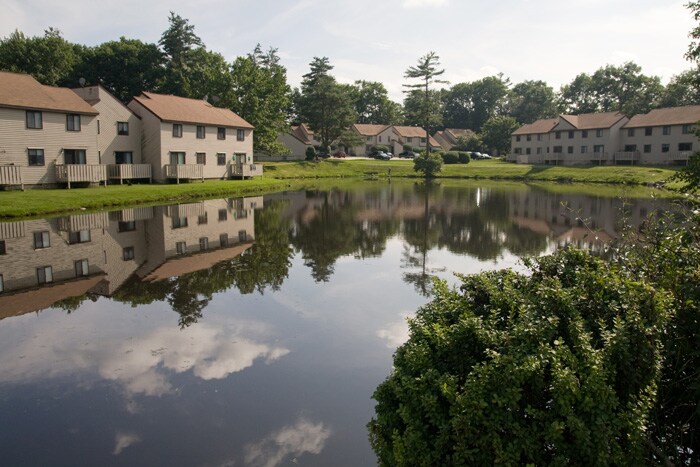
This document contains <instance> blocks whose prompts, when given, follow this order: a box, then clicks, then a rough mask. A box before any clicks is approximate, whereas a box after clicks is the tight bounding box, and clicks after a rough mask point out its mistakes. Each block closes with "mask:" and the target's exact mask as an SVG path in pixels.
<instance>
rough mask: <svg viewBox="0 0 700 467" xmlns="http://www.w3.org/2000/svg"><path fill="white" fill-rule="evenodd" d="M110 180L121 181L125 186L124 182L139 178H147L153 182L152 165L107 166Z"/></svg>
mask: <svg viewBox="0 0 700 467" xmlns="http://www.w3.org/2000/svg"><path fill="white" fill-rule="evenodd" d="M107 171H108V173H109V179H110V180H119V184H120V185H121V184H123V183H124V180H134V179H137V178H147V179H148V180H149V181H152V180H153V177H152V175H151V164H111V165H108V166H107Z"/></svg>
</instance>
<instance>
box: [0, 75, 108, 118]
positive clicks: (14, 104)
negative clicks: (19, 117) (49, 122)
mask: <svg viewBox="0 0 700 467" xmlns="http://www.w3.org/2000/svg"><path fill="white" fill-rule="evenodd" d="M0 107H10V108H17V109H30V110H45V111H54V112H61V113H77V114H84V115H97V114H98V112H97V111H96V110H95V109H94V108H93V107H92V106H91V105H90V104H88V103H87V102H85V101H84V100H82V99H81V98H80V97H78V95H77V94H75V93H74V92H73V91H71V90H70V89H68V88H59V87H54V86H45V85H43V84H41V83H39V82H38V81H37V80H35V79H34V78H32V77H31V76H29V75H25V74H21V73H10V72H7V71H0Z"/></svg>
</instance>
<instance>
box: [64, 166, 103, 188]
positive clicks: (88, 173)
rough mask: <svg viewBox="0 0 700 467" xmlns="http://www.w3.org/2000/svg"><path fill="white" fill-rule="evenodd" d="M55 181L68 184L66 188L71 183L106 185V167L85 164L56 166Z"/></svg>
mask: <svg viewBox="0 0 700 467" xmlns="http://www.w3.org/2000/svg"><path fill="white" fill-rule="evenodd" d="M56 181H57V182H59V183H63V182H66V183H68V188H70V184H71V183H73V182H90V183H100V182H104V183H105V186H106V185H107V166H106V165H86V164H65V165H64V164H56Z"/></svg>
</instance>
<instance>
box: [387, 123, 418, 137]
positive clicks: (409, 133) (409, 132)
mask: <svg viewBox="0 0 700 467" xmlns="http://www.w3.org/2000/svg"><path fill="white" fill-rule="evenodd" d="M394 131H396V133H397V134H398V135H399V136H403V137H404V138H414V137H416V136H417V137H419V138H425V129H424V128H422V127H419V126H398V125H394Z"/></svg>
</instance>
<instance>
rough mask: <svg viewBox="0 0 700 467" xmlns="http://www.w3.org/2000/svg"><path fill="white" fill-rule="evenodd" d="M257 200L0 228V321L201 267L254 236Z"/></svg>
mask: <svg viewBox="0 0 700 467" xmlns="http://www.w3.org/2000/svg"><path fill="white" fill-rule="evenodd" d="M258 206H259V207H262V198H246V199H223V200H209V201H203V202H200V203H195V204H187V205H173V206H160V207H147V208H133V209H125V210H123V211H115V212H111V213H106V212H103V213H96V214H83V215H74V216H68V217H63V218H58V219H49V220H30V221H19V222H6V223H0V319H2V318H5V317H8V316H15V315H19V314H23V313H28V312H31V311H37V310H41V309H43V308H47V307H49V306H51V305H52V304H54V303H56V302H57V301H60V300H64V299H67V298H71V297H78V296H82V295H84V294H86V293H95V294H100V295H111V294H113V293H114V292H115V291H116V290H117V289H118V288H119V287H120V286H121V284H123V283H124V281H126V280H127V279H128V278H129V277H130V276H131V275H133V274H134V273H137V274H138V276H139V277H141V278H144V279H145V280H151V281H153V280H161V279H166V278H168V277H172V276H177V275H181V274H185V273H187V272H193V271H197V270H200V269H204V268H208V267H211V266H213V265H214V264H216V263H217V262H220V261H224V260H227V259H231V258H234V257H236V256H238V255H240V254H241V253H242V252H243V251H245V250H246V249H247V248H248V247H250V245H252V242H253V241H254V239H255V232H254V229H255V224H254V216H253V210H254V209H255V208H257V207H258Z"/></svg>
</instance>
